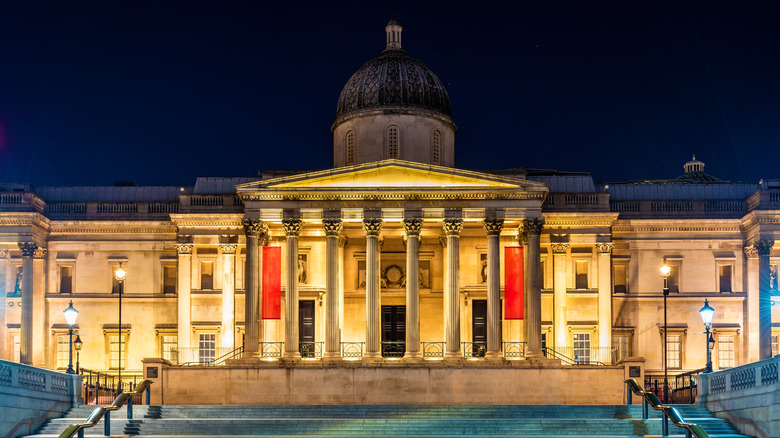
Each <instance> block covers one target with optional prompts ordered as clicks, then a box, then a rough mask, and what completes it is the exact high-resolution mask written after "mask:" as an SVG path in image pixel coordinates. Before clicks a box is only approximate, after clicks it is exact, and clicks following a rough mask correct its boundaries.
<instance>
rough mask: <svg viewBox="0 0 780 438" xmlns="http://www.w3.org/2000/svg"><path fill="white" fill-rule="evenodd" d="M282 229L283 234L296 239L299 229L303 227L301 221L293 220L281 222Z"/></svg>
mask: <svg viewBox="0 0 780 438" xmlns="http://www.w3.org/2000/svg"><path fill="white" fill-rule="evenodd" d="M282 227H284V232H285V233H287V236H295V237H298V235H299V234H300V233H301V228H302V227H303V221H302V220H300V219H293V218H290V219H284V220H282Z"/></svg>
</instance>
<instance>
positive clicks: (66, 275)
mask: <svg viewBox="0 0 780 438" xmlns="http://www.w3.org/2000/svg"><path fill="white" fill-rule="evenodd" d="M71 292H73V267H72V266H61V267H60V293H62V294H69V293H71Z"/></svg>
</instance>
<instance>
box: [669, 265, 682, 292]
mask: <svg viewBox="0 0 780 438" xmlns="http://www.w3.org/2000/svg"><path fill="white" fill-rule="evenodd" d="M669 267H670V268H671V271H670V272H669V279H668V283H667V284H668V285H669V292H679V291H680V266H679V265H669Z"/></svg>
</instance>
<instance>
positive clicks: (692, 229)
mask: <svg viewBox="0 0 780 438" xmlns="http://www.w3.org/2000/svg"><path fill="white" fill-rule="evenodd" d="M741 231H742V230H741V229H740V227H739V225H730V226H727V225H721V226H715V225H711V226H708V225H635V226H631V225H615V226H613V227H612V232H613V233H740V232H741Z"/></svg>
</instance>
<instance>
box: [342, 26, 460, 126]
mask: <svg viewBox="0 0 780 438" xmlns="http://www.w3.org/2000/svg"><path fill="white" fill-rule="evenodd" d="M387 29H388V44H387V48H386V49H385V50H384V51H383V52H382V54H381V55H380V56H378V57H376V58H374V59H372V60H370V61H368V62H366V63H365V64H363V65H362V66H361V67H360V68H359V69H358V70H357V71H356V72H355V73H354V74H353V75H352V77H351V78H349V81H347V84H346V85H345V86H344V89H343V90H341V95H340V96H339V103H338V107H337V110H336V122H337V123H338V121H339V120H340V119H342V118H344V117H345V116H349V115H350V114H351V113H353V112H359V111H363V110H371V109H388V110H393V111H398V110H401V111H403V109H406V108H408V109H419V110H423V111H425V110H427V111H433V112H437V113H440V114H441V115H443V116H446V118H447V119H448V120H450V121H451V120H452V112H451V110H450V97H449V95H447V90H445V89H444V85H443V84H442V83H441V81H440V80H439V78H437V77H436V75H435V74H433V72H432V71H431V69H429V68H428V67H427V66H426V65H425V64H423V63H422V62H421V61H419V60H417V59H415V58H412V57H411V56H409V55H407V54H406V51H404V50H403V49H401V44H400V29H401V28H400V25H398V24H397V20H395V17H393V19H391V21H390V23H388V28H387ZM393 31H395V32H396V33H395V34H394V33H392V32H393Z"/></svg>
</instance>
